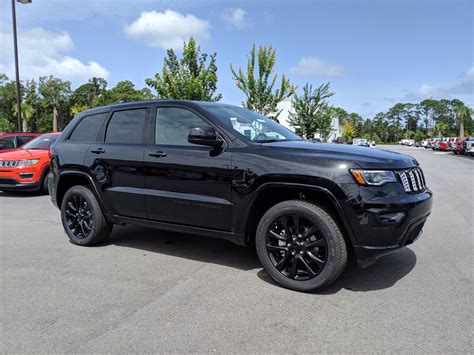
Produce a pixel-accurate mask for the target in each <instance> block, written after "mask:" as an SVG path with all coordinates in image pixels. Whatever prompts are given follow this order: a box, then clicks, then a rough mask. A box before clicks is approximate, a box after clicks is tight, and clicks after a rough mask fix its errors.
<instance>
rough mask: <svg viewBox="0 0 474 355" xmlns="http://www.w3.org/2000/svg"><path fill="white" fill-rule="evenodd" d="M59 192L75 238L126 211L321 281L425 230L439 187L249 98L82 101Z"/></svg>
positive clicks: (63, 152)
mask: <svg viewBox="0 0 474 355" xmlns="http://www.w3.org/2000/svg"><path fill="white" fill-rule="evenodd" d="M51 157H52V159H51V170H50V171H51V172H50V175H49V192H50V194H51V198H52V200H53V202H54V204H56V205H57V206H58V207H59V208H60V210H61V216H62V222H63V225H64V229H65V231H66V233H67V235H68V237H69V239H70V241H71V242H72V243H74V244H78V245H87V246H89V245H94V244H97V243H100V242H102V241H104V240H105V239H106V238H107V237H108V235H109V234H110V232H111V230H112V226H113V225H114V224H126V223H131V224H140V225H145V226H153V227H157V228H160V229H165V230H170V231H175V232H185V233H191V234H195V235H204V236H210V237H217V238H224V239H228V240H230V241H232V242H234V243H237V244H241V245H253V244H255V247H256V249H257V253H258V256H259V258H260V261H261V263H262V264H263V267H264V268H265V270H266V271H267V272H268V274H269V275H270V276H271V277H272V278H273V279H274V280H276V281H277V282H278V283H280V284H281V285H283V286H285V287H288V288H291V289H295V290H300V291H312V290H316V289H321V288H324V287H326V286H328V285H329V284H331V283H332V282H333V281H334V280H336V279H337V277H338V276H339V275H340V274H341V273H342V271H343V270H344V268H345V266H346V262H347V259H348V255H354V256H355V259H356V260H357V261H358V263H359V265H360V266H367V265H369V264H371V263H372V262H373V261H374V260H375V259H377V258H378V257H379V256H381V255H384V254H387V253H389V252H392V251H395V250H397V249H400V248H401V247H403V246H405V245H408V244H410V243H412V242H413V241H415V240H416V239H417V238H418V237H419V236H420V234H421V230H422V227H423V224H424V223H425V221H426V219H427V217H428V215H429V214H430V211H431V204H432V198H431V197H432V193H431V191H430V190H429V189H428V188H427V187H426V184H425V178H424V176H423V172H422V171H421V169H420V168H419V166H418V163H417V161H416V160H415V159H413V158H412V157H409V156H406V155H401V154H397V153H392V152H388V151H384V150H378V149H367V148H364V147H356V146H347V145H338V144H321V143H311V142H305V141H303V140H302V139H301V138H300V137H299V136H297V135H295V134H294V133H292V132H291V131H289V130H287V129H285V128H284V127H282V126H280V125H279V124H277V123H276V122H274V121H272V120H269V119H267V118H265V117H263V116H261V115H259V114H258V113H255V112H252V111H249V110H247V109H244V108H242V107H236V106H231V105H224V104H219V103H208V102H193V101H161V100H153V101H143V102H135V103H123V104H117V105H113V106H107V107H101V108H96V109H92V110H89V111H85V112H82V113H80V114H78V115H77V116H76V117H75V118H74V120H73V121H72V122H71V123H70V124H69V125H68V126H67V127H66V129H65V130H64V132H63V134H61V137H60V138H59V139H58V140H57V142H56V143H55V144H54V146H53V147H52V148H51Z"/></svg>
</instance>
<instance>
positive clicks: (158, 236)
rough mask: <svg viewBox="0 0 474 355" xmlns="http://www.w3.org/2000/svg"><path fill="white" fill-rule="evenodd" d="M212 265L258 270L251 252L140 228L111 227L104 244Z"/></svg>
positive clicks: (228, 244) (210, 240) (225, 243)
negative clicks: (110, 232) (111, 229)
mask: <svg viewBox="0 0 474 355" xmlns="http://www.w3.org/2000/svg"><path fill="white" fill-rule="evenodd" d="M111 244H113V245H116V246H120V247H127V248H135V249H140V250H143V251H147V252H151V253H159V254H165V255H169V256H175V257H179V258H185V259H191V260H196V261H201V262H206V263H214V264H219V265H223V266H228V267H232V268H236V269H240V270H244V271H248V270H253V269H257V268H260V267H261V265H260V262H259V260H258V257H257V253H256V252H255V250H254V249H253V248H249V247H245V246H240V245H236V244H234V243H232V242H229V241H227V240H222V239H216V238H209V237H202V236H196V235H190V234H181V233H176V232H168V231H162V230H158V229H154V228H147V227H141V226H133V225H127V226H114V229H113V231H112V234H111V235H110V237H109V238H108V239H107V241H106V242H105V243H104V244H101V245H99V246H107V245H111Z"/></svg>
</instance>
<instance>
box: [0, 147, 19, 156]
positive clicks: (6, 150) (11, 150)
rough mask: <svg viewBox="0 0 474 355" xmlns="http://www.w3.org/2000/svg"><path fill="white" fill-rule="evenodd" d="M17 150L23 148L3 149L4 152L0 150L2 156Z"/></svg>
mask: <svg viewBox="0 0 474 355" xmlns="http://www.w3.org/2000/svg"><path fill="white" fill-rule="evenodd" d="M16 150H21V148H10V149H2V150H0V155H1V154H3V153H9V152H14V151H16Z"/></svg>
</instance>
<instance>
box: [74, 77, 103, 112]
mask: <svg viewBox="0 0 474 355" xmlns="http://www.w3.org/2000/svg"><path fill="white" fill-rule="evenodd" d="M106 89H107V81H106V80H105V79H103V78H96V77H92V78H90V79H89V81H88V82H87V83H85V84H82V85H80V86H79V87H78V88H77V89H76V90H74V92H73V93H72V95H71V113H72V114H73V115H75V114H76V113H78V112H81V111H84V110H88V109H90V108H93V107H96V106H99V105H100V104H101V101H102V97H103V96H104V94H105V92H106Z"/></svg>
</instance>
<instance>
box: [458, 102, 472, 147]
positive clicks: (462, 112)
mask: <svg viewBox="0 0 474 355" xmlns="http://www.w3.org/2000/svg"><path fill="white" fill-rule="evenodd" d="M470 118H471V110H470V109H469V107H467V106H466V105H464V104H462V105H458V106H457V107H456V121H457V122H458V124H459V137H461V140H463V139H464V123H465V122H467V121H468V120H469V119H470Z"/></svg>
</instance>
